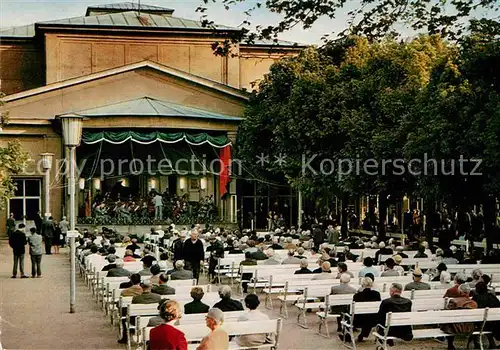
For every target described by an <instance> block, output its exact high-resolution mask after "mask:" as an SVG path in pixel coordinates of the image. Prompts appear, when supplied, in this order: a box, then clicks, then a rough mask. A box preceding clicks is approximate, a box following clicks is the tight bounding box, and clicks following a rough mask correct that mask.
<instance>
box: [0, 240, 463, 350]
mask: <svg viewBox="0 0 500 350" xmlns="http://www.w3.org/2000/svg"><path fill="white" fill-rule="evenodd" d="M69 267H70V264H69V256H68V250H67V249H61V254H59V255H44V256H43V258H42V274H43V277H42V278H36V279H32V278H28V279H19V278H17V279H11V278H10V277H11V274H12V250H11V249H10V248H9V246H8V244H7V242H5V241H0V317H1V324H0V342H1V345H3V347H4V348H5V349H125V346H122V345H119V344H118V343H117V332H116V328H112V327H111V326H110V323H109V318H105V317H104V313H103V312H102V311H101V310H100V309H99V308H98V306H97V304H96V303H95V300H94V299H93V298H92V293H91V292H89V290H88V289H87V287H86V286H85V284H84V283H83V281H82V279H81V278H80V276H79V273H78V272H77V277H76V287H77V294H76V313H74V314H70V313H69V275H70V270H69ZM30 271H31V262H30V260H29V255H26V257H25V272H28V273H27V274H28V275H29V272H30ZM200 283H206V281H204V280H203V279H202V280H201V281H200ZM234 297H235V298H239V297H238V296H237V295H235V296H234ZM274 305H275V307H274V310H267V309H265V307H264V300H263V298H262V304H261V306H260V308H261V310H262V311H263V312H265V313H267V314H268V315H269V317H270V318H272V319H274V318H278V317H279V306H278V302H277V301H275V304H274ZM296 317H297V309H296V308H295V307H293V306H290V307H289V318H288V319H286V320H284V325H283V331H282V333H281V336H280V342H279V343H280V344H279V349H290V350H309V349H311V350H323V349H325V350H326V349H328V350H332V349H347V348H345V347H344V346H343V345H342V342H341V341H340V340H339V339H338V337H337V335H336V322H330V324H329V326H330V333H331V336H330V338H324V337H322V336H320V335H318V334H317V330H318V318H317V316H316V314H315V313H314V312H311V313H309V314H308V316H307V317H308V322H309V325H310V326H309V328H308V329H304V328H301V327H299V326H298V325H297V324H296ZM455 343H456V346H457V348H459V346H460V347H463V346H464V345H465V344H464V339H463V338H459V339H457V340H456V341H455ZM357 348H358V349H375V344H374V340H373V339H371V338H370V339H367V340H366V341H365V342H363V343H361V344H359V345H358V347H357ZM422 348H426V349H446V345H445V344H442V343H439V342H437V341H434V340H427V341H420V340H417V341H412V342H410V343H404V342H396V345H395V346H394V348H393V349H394V350H400V349H401V350H410V349H422ZM0 349H1V346H0Z"/></svg>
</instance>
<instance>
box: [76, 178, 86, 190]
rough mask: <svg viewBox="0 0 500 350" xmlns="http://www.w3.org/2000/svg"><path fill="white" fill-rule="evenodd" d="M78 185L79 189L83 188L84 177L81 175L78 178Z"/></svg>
mask: <svg viewBox="0 0 500 350" xmlns="http://www.w3.org/2000/svg"><path fill="white" fill-rule="evenodd" d="M78 187H80V190H82V191H83V190H84V189H85V179H84V178H83V177H81V178H80V180H78Z"/></svg>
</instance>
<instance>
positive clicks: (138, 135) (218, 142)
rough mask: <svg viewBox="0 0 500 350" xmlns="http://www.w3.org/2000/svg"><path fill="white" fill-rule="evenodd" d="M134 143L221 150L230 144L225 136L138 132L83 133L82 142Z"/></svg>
mask: <svg viewBox="0 0 500 350" xmlns="http://www.w3.org/2000/svg"><path fill="white" fill-rule="evenodd" d="M129 140H130V141H134V142H137V143H141V144H149V143H153V142H157V141H159V142H164V143H176V142H181V141H186V142H187V143H189V144H191V145H195V146H199V145H203V144H209V145H211V146H213V147H217V148H223V147H225V146H227V145H228V144H230V141H229V139H228V138H227V136H225V135H220V136H211V135H208V134H206V133H198V134H190V133H185V132H172V133H166V132H159V131H153V132H140V131H98V132H95V131H88V130H85V131H83V135H82V141H83V143H86V144H94V143H98V142H103V141H105V142H108V143H113V144H121V143H124V142H127V141H129Z"/></svg>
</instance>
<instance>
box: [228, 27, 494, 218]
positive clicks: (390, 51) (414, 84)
mask: <svg viewBox="0 0 500 350" xmlns="http://www.w3.org/2000/svg"><path fill="white" fill-rule="evenodd" d="M499 60H500V44H499V42H498V41H496V40H485V38H484V36H483V35H475V36H470V37H468V38H466V39H465V40H464V41H463V44H461V45H459V46H457V45H454V44H450V43H447V42H445V41H444V40H443V39H442V38H441V37H439V36H420V37H418V38H415V39H413V40H411V41H407V42H398V41H396V40H394V39H385V40H383V41H380V42H372V43H370V42H369V41H368V40H367V39H366V38H361V37H349V38H346V39H345V40H343V41H338V42H335V43H331V44H329V45H326V46H324V47H323V48H320V49H316V48H309V49H307V50H305V51H304V52H302V53H301V54H300V55H298V56H297V57H291V58H286V59H282V60H280V61H278V62H277V63H276V64H274V65H273V66H272V67H271V70H270V73H269V74H268V75H267V76H266V77H265V79H264V80H263V81H262V82H261V83H260V85H259V90H258V92H254V94H253V96H252V98H251V100H250V103H249V106H248V108H247V110H246V119H245V120H244V122H243V123H242V125H241V128H240V131H239V135H238V136H239V139H238V142H237V146H238V156H239V157H240V158H242V159H244V160H246V161H247V163H248V165H249V166H253V168H254V170H255V171H261V173H262V174H264V175H265V174H266V173H267V174H282V175H283V176H284V177H286V178H287V179H288V181H289V183H290V184H291V185H292V186H294V187H295V188H298V189H300V190H302V191H304V192H305V193H309V194H316V195H325V196H332V195H339V194H342V193H348V194H351V195H367V194H380V195H381V196H380V198H381V203H380V217H381V218H385V214H384V213H383V211H384V210H385V208H384V203H383V201H384V200H383V199H384V198H386V197H387V195H389V194H393V195H398V196H402V195H404V194H408V195H412V196H413V195H415V196H420V197H424V198H426V199H429V200H432V201H442V202H447V203H450V204H453V205H456V206H460V205H463V204H464V203H467V204H469V205H471V204H481V203H483V202H484V201H485V199H486V198H488V197H489V196H498V195H499V192H498V189H499V188H500V187H499V179H500V178H499V177H500V172H499V170H500V169H499V166H500V162H499V160H498V159H500V154H499V152H500V147H499V142H500V129H499V128H500V115H499V113H500V108H499V106H500V95H499V93H500V89H499V78H500V74H499V67H498V64H497V63H496V62H499ZM262 154H264V155H267V156H268V157H269V163H268V164H265V166H262V165H263V164H259V163H257V160H258V159H259V158H258V157H259V156H260V155H262ZM281 154H286V162H285V163H283V164H281V163H280V162H277V161H273V160H276V159H278V158H279V157H280V155H281ZM304 157H305V158H306V159H311V157H313V160H312V161H311V162H309V163H307V164H309V165H310V168H306V172H304V164H305V163H304ZM461 157H462V158H464V159H465V160H468V161H467V162H465V163H463V164H460V158H461ZM325 159H326V160H327V161H325ZM415 159H417V160H419V161H415ZM428 159H435V160H436V164H437V165H434V163H433V162H431V161H429V162H428V163H429V164H428V165H426V160H428ZM476 159H481V160H482V163H481V164H480V166H478V167H477V169H476V165H477V164H478V162H476V161H475V160H476ZM356 160H359V161H360V164H361V167H359V168H357V169H354V170H352V171H350V172H348V170H349V169H348V164H351V166H352V165H355V164H356ZM367 160H370V162H372V163H376V164H378V167H377V168H372V171H368V170H367V169H368V168H365V167H363V164H365V162H366V161H367ZM395 160H399V164H398V163H396V161H395ZM384 161H387V163H386V164H384ZM443 164H444V165H443ZM331 165H333V166H335V169H334V171H331V170H332V169H330V166H331ZM314 170H316V171H314ZM320 170H323V172H322V173H321V172H320ZM330 171H331V172H330ZM473 171H474V172H476V173H480V172H481V173H482V175H477V176H476V175H474V174H471V172H473Z"/></svg>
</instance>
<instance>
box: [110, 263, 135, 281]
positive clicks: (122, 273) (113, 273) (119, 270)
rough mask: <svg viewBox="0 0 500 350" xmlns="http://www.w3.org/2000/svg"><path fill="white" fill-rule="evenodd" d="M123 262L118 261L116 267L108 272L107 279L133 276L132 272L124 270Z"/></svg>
mask: <svg viewBox="0 0 500 350" xmlns="http://www.w3.org/2000/svg"><path fill="white" fill-rule="evenodd" d="M123 266H125V265H124V263H123V260H117V261H116V267H115V268H114V269H111V270H109V271H108V274H107V275H106V277H128V276H130V275H131V273H130V271H128V270H125V269H124V268H123Z"/></svg>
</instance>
